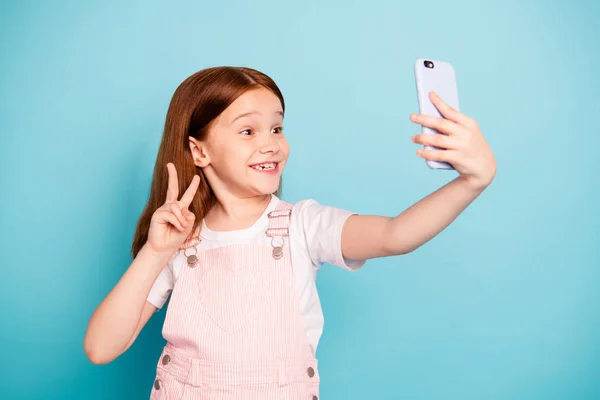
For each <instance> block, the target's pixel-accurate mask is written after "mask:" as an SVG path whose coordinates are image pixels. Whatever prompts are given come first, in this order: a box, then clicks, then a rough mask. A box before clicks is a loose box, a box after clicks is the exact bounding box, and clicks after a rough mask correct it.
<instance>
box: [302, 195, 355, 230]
mask: <svg viewBox="0 0 600 400" xmlns="http://www.w3.org/2000/svg"><path fill="white" fill-rule="evenodd" d="M352 214H354V213H353V212H351V211H349V210H346V209H343V208H339V207H334V206H330V205H325V204H321V203H319V202H318V201H316V200H314V199H304V200H300V201H298V202H296V203H295V204H293V207H292V215H291V218H292V223H296V224H300V225H304V226H310V225H314V224H316V225H322V226H325V227H326V226H332V225H339V224H343V223H344V222H345V220H346V219H347V218H348V217H349V216H350V215H352Z"/></svg>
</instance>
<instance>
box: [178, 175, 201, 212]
mask: <svg viewBox="0 0 600 400" xmlns="http://www.w3.org/2000/svg"><path fill="white" fill-rule="evenodd" d="M198 186H200V177H199V176H198V175H194V177H193V178H192V183H190V186H188V188H187V190H186V191H185V193H184V194H183V196H181V200H179V205H180V206H181V208H184V207H187V206H189V205H190V203H191V202H192V200H193V199H194V196H195V195H196V191H197V190H198Z"/></svg>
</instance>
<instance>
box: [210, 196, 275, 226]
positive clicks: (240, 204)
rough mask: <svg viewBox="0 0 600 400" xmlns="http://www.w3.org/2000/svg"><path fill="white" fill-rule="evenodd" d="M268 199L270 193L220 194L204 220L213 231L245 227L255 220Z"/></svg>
mask: <svg viewBox="0 0 600 400" xmlns="http://www.w3.org/2000/svg"><path fill="white" fill-rule="evenodd" d="M270 201H271V195H270V194H265V195H259V196H253V197H248V198H238V197H235V196H233V195H231V194H230V195H228V196H227V195H226V196H223V195H220V196H217V202H216V203H215V205H214V206H213V207H212V208H211V209H210V211H209V212H208V214H207V215H206V217H205V220H204V222H205V224H206V226H207V227H208V228H209V229H211V230H215V231H229V230H239V229H245V228H248V227H250V226H252V224H254V223H255V222H256V220H257V219H258V218H259V217H260V215H261V214H262V213H263V212H264V211H265V209H266V208H267V206H268V205H269V202H270Z"/></svg>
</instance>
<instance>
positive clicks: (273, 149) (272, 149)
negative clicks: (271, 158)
mask: <svg viewBox="0 0 600 400" xmlns="http://www.w3.org/2000/svg"><path fill="white" fill-rule="evenodd" d="M278 151H279V143H278V142H277V140H275V138H274V137H273V135H266V138H265V139H264V140H263V142H262V143H261V144H260V152H261V153H262V154H266V153H277V152H278Z"/></svg>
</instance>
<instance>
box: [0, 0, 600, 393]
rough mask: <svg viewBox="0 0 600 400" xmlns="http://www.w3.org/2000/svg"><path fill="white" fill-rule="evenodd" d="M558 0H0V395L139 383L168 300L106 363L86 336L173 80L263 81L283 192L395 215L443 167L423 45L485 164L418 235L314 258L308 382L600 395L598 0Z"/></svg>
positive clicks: (125, 246)
mask: <svg viewBox="0 0 600 400" xmlns="http://www.w3.org/2000/svg"><path fill="white" fill-rule="evenodd" d="M562 3H563V4H560V2H554V3H550V2H543V1H541V0H538V1H533V0H529V1H517V0H504V1H502V2H485V5H484V4H483V3H482V2H480V1H466V0H462V1H453V2H448V1H442V0H429V1H427V2H419V1H410V2H396V1H391V0H390V1H380V0H374V1H368V2H367V1H364V2H358V1H353V2H348V1H326V2H317V1H309V2H282V1H265V0H257V1H253V2H237V3H236V2H232V1H222V2H199V1H176V2H173V3H170V4H168V5H167V4H166V2H164V1H87V2H78V1H53V2H42V1H38V2H34V1H21V2H17V1H3V2H2V3H1V6H0V54H1V57H2V62H1V63H0V88H1V89H0V135H1V139H0V188H1V194H2V195H1V196H0V217H1V218H0V219H1V221H2V222H1V224H2V230H1V233H0V235H1V241H0V246H2V248H1V249H0V254H1V261H0V262H1V268H2V271H1V272H2V275H1V276H2V278H1V283H0V285H1V287H0V307H1V309H0V312H1V314H0V315H1V317H2V328H1V330H0V339H1V343H2V345H3V349H2V352H1V354H2V362H1V363H0V381H1V382H2V383H1V388H0V391H1V394H0V397H1V398H2V399H80V398H85V399H107V398H110V399H145V398H147V397H148V394H149V392H150V387H151V384H152V381H153V378H154V368H155V365H156V362H157V357H158V356H159V352H160V349H161V346H162V345H163V343H164V342H163V339H162V337H161V334H160V329H161V326H162V321H163V318H164V311H161V312H160V313H159V314H158V315H157V316H155V317H153V319H152V320H151V321H150V322H149V324H148V325H147V327H146V328H145V329H144V330H143V332H142V333H141V335H140V337H139V339H138V340H137V342H136V343H135V344H134V345H133V347H132V348H131V349H130V350H129V351H128V352H127V353H126V354H124V355H123V356H121V357H120V358H118V359H117V360H116V361H114V362H113V363H111V364H109V365H103V366H94V365H92V364H91V363H89V362H88V361H87V359H86V358H85V355H84V353H83V348H82V342H83V336H84V332H85V328H86V324H87V322H88V319H89V317H90V315H91V313H92V311H93V310H94V308H95V307H96V306H97V305H98V303H99V302H100V301H101V300H102V298H103V297H104V296H105V295H106V294H107V293H108V291H109V290H110V289H111V288H112V286H113V285H114V284H115V283H116V282H117V280H118V279H119V277H120V276H121V274H122V273H123V272H124V270H125V269H126V268H127V266H128V265H129V263H130V262H131V259H130V256H129V247H130V241H131V238H132V235H133V231H134V225H135V222H136V220H137V218H138V216H139V213H140V212H141V210H142V207H143V206H144V204H145V201H146V196H147V194H148V189H149V184H150V178H151V172H152V167H153V164H154V158H155V156H156V151H157V148H158V144H159V140H160V136H161V131H162V126H163V122H164V117H165V113H166V110H167V106H168V103H169V100H170V97H171V95H172V94H173V91H174V90H175V88H176V87H177V85H178V84H179V83H180V82H181V81H182V80H183V79H185V78H186V77H187V76H188V75H190V74H192V73H193V72H195V71H197V70H199V69H202V68H205V67H208V66H213V65H224V64H226V65H246V66H251V67H254V68H257V69H260V70H262V71H264V72H266V73H267V74H269V75H270V76H272V77H273V78H274V79H275V80H276V81H277V83H278V84H279V85H280V87H281V89H282V91H283V93H284V95H285V98H286V101H287V106H288V108H287V115H286V124H285V125H286V132H287V136H288V140H289V141H290V143H291V146H292V155H291V159H290V161H289V163H288V167H287V169H286V171H285V174H284V192H283V198H284V199H286V200H288V201H297V200H299V199H301V198H315V199H317V200H318V201H319V202H321V203H323V204H328V205H334V206H338V207H344V208H348V209H351V210H354V211H356V212H360V213H369V214H382V215H396V214H398V213H400V212H401V211H403V210H404V209H405V208H407V207H408V206H410V205H411V204H412V203H414V202H415V201H417V200H419V199H420V198H422V197H424V196H426V195H427V194H429V193H430V192H432V191H434V190H435V189H437V188H438V187H440V186H442V185H443V184H445V183H446V182H448V181H450V180H451V179H452V178H453V177H454V176H455V175H454V173H453V172H450V171H431V170H429V169H428V168H427V167H426V165H425V163H424V161H423V160H422V159H420V158H418V157H417V156H416V155H415V150H416V146H415V145H414V144H413V143H411V141H410V136H411V135H412V134H414V133H417V132H419V131H420V127H419V126H416V125H414V124H412V123H411V122H410V121H409V119H408V117H409V114H410V113H411V112H414V111H416V110H417V101H416V90H415V85H414V76H413V62H414V60H415V59H416V58H418V57H427V58H433V59H440V60H446V61H449V62H451V63H452V64H453V65H454V67H455V68H456V71H457V79H458V85H459V94H460V98H461V108H462V111H464V112H465V113H467V114H468V115H470V116H472V117H474V118H475V119H477V121H478V122H479V123H480V125H481V127H482V130H483V133H484V135H485V136H486V138H487V139H488V141H489V143H490V144H491V146H492V148H493V149H494V151H495V154H496V157H497V161H498V175H497V177H496V180H495V181H494V183H493V184H492V185H491V186H490V187H489V188H488V190H487V191H486V192H484V194H483V195H482V196H481V197H480V198H479V199H477V200H476V201H475V203H473V204H472V205H471V206H470V207H469V208H468V209H467V210H466V211H465V212H464V213H463V214H462V215H461V216H460V217H459V218H458V219H457V220H456V221H455V222H454V223H453V224H452V225H451V226H450V227H449V228H448V229H447V230H445V231H444V232H442V233H441V234H440V235H439V236H437V237H436V238H435V239H434V240H432V241H431V242H429V243H427V244H426V245H424V246H423V247H421V248H420V249H418V250H417V251H415V252H413V253H411V254H409V255H406V256H401V257H394V258H388V259H377V260H372V261H370V262H369V263H368V264H367V265H366V266H365V268H364V269H362V270H361V271H359V272H356V273H348V272H345V271H343V270H341V269H338V268H335V267H332V266H329V265H326V266H325V267H324V268H323V269H322V271H321V272H320V275H319V279H318V287H319V290H320V294H321V299H322V303H323V309H324V312H325V318H326V323H325V333H324V335H323V337H322V340H321V342H320V346H319V351H318V357H319V358H320V362H321V375H322V386H321V390H322V398H323V399H460V400H466V399H486V400H495V399H510V400H521V399H523V400H525V399H527V400H531V399H545V400H547V399H570V400H572V399H598V398H600V291H599V290H598V284H599V282H600V272H599V267H600V244H599V239H598V238H599V236H600V216H599V211H598V207H599V205H600V199H599V198H600V196H599V194H600V179H599V178H598V175H597V173H596V168H597V165H598V158H599V157H598V148H599V147H600V139H599V136H600V135H599V132H598V128H597V119H598V115H600V101H599V100H598V93H599V92H600V79H599V78H598V72H597V70H598V65H599V64H600V50H599V48H598V43H599V42H600V25H598V23H597V21H598V19H599V18H600V5H599V3H598V2H594V1H572V2H567V1H563V2H562ZM406 234H407V235H410V234H411V233H410V232H406Z"/></svg>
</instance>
